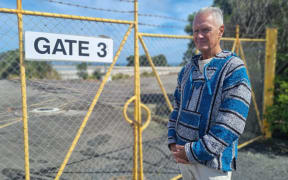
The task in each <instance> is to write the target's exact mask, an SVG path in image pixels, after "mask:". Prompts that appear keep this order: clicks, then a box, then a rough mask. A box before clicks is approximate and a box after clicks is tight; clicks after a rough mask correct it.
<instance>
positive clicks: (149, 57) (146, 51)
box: [139, 35, 173, 111]
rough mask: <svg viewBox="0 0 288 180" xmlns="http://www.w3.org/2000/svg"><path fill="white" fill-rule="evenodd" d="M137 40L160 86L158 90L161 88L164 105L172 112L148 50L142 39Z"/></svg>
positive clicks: (140, 37)
mask: <svg viewBox="0 0 288 180" xmlns="http://www.w3.org/2000/svg"><path fill="white" fill-rule="evenodd" d="M139 39H140V42H141V44H142V46H143V49H144V51H145V54H146V57H147V59H148V61H149V63H150V66H151V68H152V71H153V73H154V74H155V76H156V79H157V82H158V84H159V86H160V88H161V91H162V93H163V95H164V97H165V100H166V103H167V105H168V107H169V109H170V111H172V110H173V107H172V105H171V102H170V100H169V98H168V96H167V93H166V90H165V88H164V86H163V84H162V82H161V79H160V77H159V75H158V73H157V71H156V68H155V65H154V63H153V61H152V59H151V56H150V55H149V52H148V49H147V47H146V45H145V43H144V40H143V38H142V36H141V35H140V36H139Z"/></svg>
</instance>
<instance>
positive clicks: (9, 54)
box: [0, 49, 60, 79]
mask: <svg viewBox="0 0 288 180" xmlns="http://www.w3.org/2000/svg"><path fill="white" fill-rule="evenodd" d="M24 63H25V70H26V71H25V72H26V77H27V78H29V79H32V78H36V79H44V78H46V79H60V76H59V74H58V73H57V71H56V70H54V69H53V67H52V66H51V65H50V64H49V63H47V62H43V61H25V62H24ZM19 76H20V61H19V50H18V49H16V50H10V51H6V52H3V53H1V54H0V79H7V78H10V77H19Z"/></svg>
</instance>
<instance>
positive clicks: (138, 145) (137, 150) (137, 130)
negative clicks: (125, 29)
mask: <svg viewBox="0 0 288 180" xmlns="http://www.w3.org/2000/svg"><path fill="white" fill-rule="evenodd" d="M134 24H135V26H134V93H135V96H136V99H135V107H134V109H135V110H134V118H135V121H136V122H137V124H135V126H134V137H135V142H134V167H133V179H134V180H136V179H140V180H143V178H144V175H143V154H142V132H141V127H140V125H141V123H142V121H141V102H140V101H141V98H140V71H139V66H140V65H139V45H138V0H134ZM138 155H139V157H138ZM138 163H139V169H138Z"/></svg>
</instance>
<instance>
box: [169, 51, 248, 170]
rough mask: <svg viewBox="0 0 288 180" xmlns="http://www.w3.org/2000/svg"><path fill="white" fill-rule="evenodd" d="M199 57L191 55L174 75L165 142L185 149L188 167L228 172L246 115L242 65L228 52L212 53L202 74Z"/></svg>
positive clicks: (234, 160) (233, 165) (233, 163)
mask: <svg viewBox="0 0 288 180" xmlns="http://www.w3.org/2000/svg"><path fill="white" fill-rule="evenodd" d="M200 58H201V55H196V56H194V57H193V58H192V60H191V62H190V63H188V64H186V65H185V66H184V67H183V68H182V70H181V72H180V73H179V74H178V85H177V88H176V90H175V93H174V98H175V101H174V109H173V111H172V113H171V114H170V117H169V122H168V144H169V145H170V144H172V143H176V144H179V145H185V151H186V155H187V158H188V160H189V162H191V163H196V162H197V163H200V164H203V165H205V166H207V167H210V168H215V169H218V170H221V171H224V172H226V171H231V170H232V169H236V159H237V145H238V138H239V136H240V135H241V134H242V133H243V131H244V127H245V122H246V118H247V115H248V111H249V104H250V99H251V86H250V81H249V79H248V75H247V72H246V68H245V65H244V63H243V61H242V60H241V59H240V58H239V57H237V56H236V55H235V54H234V53H232V52H230V51H222V52H220V53H219V54H217V55H216V56H215V57H214V58H213V59H212V60H211V61H210V62H209V63H208V64H206V65H205V66H204V72H203V73H201V71H200V70H199V66H198V60H199V59H200Z"/></svg>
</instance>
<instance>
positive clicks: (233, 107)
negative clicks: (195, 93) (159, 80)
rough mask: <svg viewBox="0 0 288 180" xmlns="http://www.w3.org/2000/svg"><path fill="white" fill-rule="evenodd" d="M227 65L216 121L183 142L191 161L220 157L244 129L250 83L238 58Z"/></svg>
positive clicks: (249, 97) (249, 95)
mask: <svg viewBox="0 0 288 180" xmlns="http://www.w3.org/2000/svg"><path fill="white" fill-rule="evenodd" d="M237 59H238V61H236V63H234V64H233V65H231V66H230V68H229V69H228V71H227V73H226V76H225V79H224V82H223V88H222V101H221V104H220V108H219V112H218V114H217V116H216V119H215V122H213V124H212V125H211V126H210V129H209V131H208V133H207V134H205V135H204V136H203V137H202V138H200V139H199V140H198V141H196V142H191V143H186V144H185V151H186V155H187V157H188V159H189V161H190V162H195V161H197V162H199V163H202V164H203V163H205V161H209V160H212V159H213V158H215V157H219V156H220V154H221V153H223V151H224V150H225V148H226V147H228V146H230V145H231V144H232V143H233V142H234V141H235V140H237V139H238V138H239V136H240V135H241V134H242V133H243V131H244V127H245V123H246V118H247V116H248V111H249V105H250V99H251V86H250V82H249V79H248V75H247V71H246V68H245V66H244V64H243V62H242V60H240V59H239V58H237Z"/></svg>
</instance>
